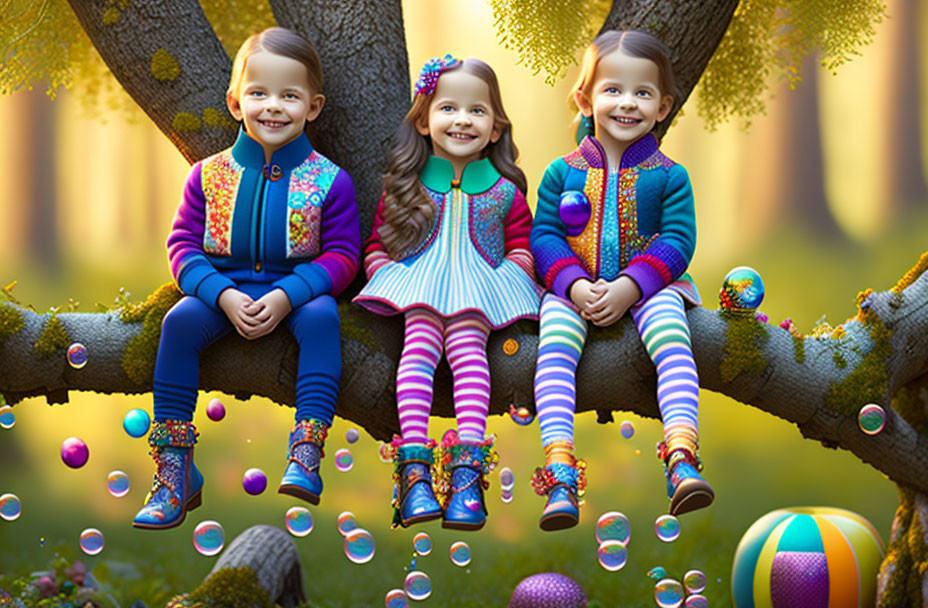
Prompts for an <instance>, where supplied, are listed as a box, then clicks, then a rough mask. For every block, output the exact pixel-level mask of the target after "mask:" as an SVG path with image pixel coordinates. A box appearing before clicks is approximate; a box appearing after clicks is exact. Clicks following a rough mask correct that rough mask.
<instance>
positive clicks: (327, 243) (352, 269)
mask: <svg viewBox="0 0 928 608" xmlns="http://www.w3.org/2000/svg"><path fill="white" fill-rule="evenodd" d="M320 231H321V233H320V236H319V241H320V249H321V253H320V254H319V256H317V257H316V258H315V259H313V260H312V261H311V262H304V263H302V264H297V265H296V266H294V268H293V273H292V274H290V275H287V276H285V277H284V278H282V279H278V280H277V281H274V283H273V285H274V286H275V287H279V288H281V289H283V290H284V292H285V293H286V294H287V297H288V298H289V299H290V305H291V306H292V307H293V308H297V307H299V306H302V305H303V304H305V303H306V302H309V301H310V300H312V299H313V298H316V297H318V296H320V295H322V294H324V293H328V294H332V295H333V296H337V295H338V294H339V293H341V292H342V290H343V289H345V287H347V286H348V284H349V283H351V280H352V279H353V278H354V275H355V274H356V273H357V272H358V254H359V252H360V250H361V223H360V219H359V217H358V205H357V203H356V201H355V195H354V184H353V183H352V181H351V177H349V176H348V173H346V172H345V170H344V169H342V170H339V172H338V175H337V176H336V177H335V181H334V182H333V183H332V188H331V189H330V190H329V194H328V196H326V199H325V201H324V202H323V203H322V223H321V227H320Z"/></svg>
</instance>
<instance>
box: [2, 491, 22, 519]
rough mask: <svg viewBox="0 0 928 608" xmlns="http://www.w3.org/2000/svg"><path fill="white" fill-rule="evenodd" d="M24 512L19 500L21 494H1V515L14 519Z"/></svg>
mask: <svg viewBox="0 0 928 608" xmlns="http://www.w3.org/2000/svg"><path fill="white" fill-rule="evenodd" d="M22 512H23V507H22V504H20V502H19V496H17V495H16V494H4V495H3V496H0V517H2V518H3V519H5V520H7V521H13V520H14V519H18V518H19V516H20V515H22Z"/></svg>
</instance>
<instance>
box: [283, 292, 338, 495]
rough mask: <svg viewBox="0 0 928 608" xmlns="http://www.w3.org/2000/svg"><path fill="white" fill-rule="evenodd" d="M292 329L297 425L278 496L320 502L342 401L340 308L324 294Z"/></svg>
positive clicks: (290, 322)
mask: <svg viewBox="0 0 928 608" xmlns="http://www.w3.org/2000/svg"><path fill="white" fill-rule="evenodd" d="M286 323H287V328H288V329H289V330H290V333H291V334H292V335H293V337H294V338H295V339H296V341H297V343H298V344H299V345H300V355H299V360H298V364H297V378H296V414H295V415H294V418H295V425H294V427H293V430H292V431H291V432H290V439H289V458H288V460H287V468H286V469H285V470H284V476H283V479H281V481H280V487H278V488H277V492H278V493H279V494H288V495H290V496H295V497H297V498H300V499H302V500H305V501H306V502H308V503H310V504H313V505H317V504H319V495H320V494H321V493H322V478H321V477H320V476H319V466H320V464H321V461H322V458H323V456H325V451H324V446H325V439H326V436H327V435H328V431H329V427H330V426H332V418H333V416H334V415H335V402H336V401H337V400H338V382H339V379H340V378H341V372H342V356H341V338H340V332H339V329H340V322H339V318H338V305H337V304H336V303H335V299H334V298H332V296H329V295H321V296H319V297H317V298H314V299H313V300H310V301H309V302H307V303H306V304H303V305H302V306H300V307H299V308H297V309H296V310H294V311H292V312H291V313H290V314H289V315H287V318H286Z"/></svg>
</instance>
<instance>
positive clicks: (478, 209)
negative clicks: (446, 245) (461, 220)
mask: <svg viewBox="0 0 928 608" xmlns="http://www.w3.org/2000/svg"><path fill="white" fill-rule="evenodd" d="M419 181H420V182H422V185H423V186H425V190H426V192H427V193H428V195H429V196H430V197H431V198H432V200H433V201H434V202H435V216H434V218H433V221H432V228H431V229H430V230H429V233H428V235H427V236H426V237H425V239H423V240H422V242H421V243H419V244H418V245H415V246H413V247H410V248H409V249H407V250H406V251H404V252H403V253H401V254H400V255H399V256H397V257H396V260H394V261H400V260H406V259H410V258H413V257H415V256H417V255H419V254H421V253H422V252H423V251H425V250H426V249H428V247H429V245H431V244H432V242H433V241H434V240H435V237H436V235H437V234H438V232H439V229H440V228H441V222H442V216H443V211H444V207H445V205H446V204H447V203H448V198H449V196H450V192H451V188H452V182H453V181H454V167H452V165H451V162H450V161H448V160H446V159H443V158H439V157H437V156H431V157H429V160H428V162H426V164H425V168H423V169H422V172H421V173H420V174H419ZM455 185H456V184H455ZM460 188H461V191H462V192H464V193H465V194H467V195H468V196H470V198H471V204H470V206H469V208H468V228H469V233H470V239H471V242H472V243H473V244H474V246H475V247H476V249H477V251H478V252H479V253H480V255H481V256H482V257H483V258H484V259H485V260H486V261H487V262H488V263H489V264H490V266H492V267H493V268H496V267H498V266H499V265H500V263H501V262H502V261H503V258H504V257H506V258H509V259H511V260H512V261H513V262H515V263H516V264H518V265H519V266H520V267H521V268H522V269H523V270H525V272H526V273H527V274H528V275H529V277H532V279H533V280H534V276H535V271H534V265H533V262H532V256H531V254H530V252H529V246H528V237H529V233H530V231H531V228H532V212H531V211H530V210H529V208H528V205H527V204H526V202H525V195H524V194H522V192H520V191H519V189H518V188H517V187H516V185H515V184H513V183H512V182H511V181H509V180H508V179H506V178H505V177H502V176H501V175H500V174H499V172H498V171H497V170H496V168H495V167H494V166H493V164H492V163H491V162H490V159H488V158H485V159H483V160H479V161H475V162H472V163H470V164H469V165H467V166H466V167H465V168H464V171H463V173H462V174H461V183H460ZM382 224H383V197H382V196H381V198H380V203H379V204H378V205H377V214H376V216H375V217H374V229H373V231H372V233H371V236H370V237H369V238H368V239H367V241H365V248H364V266H365V271H366V273H367V277H368V278H370V277H372V276H373V275H374V273H375V272H376V271H377V270H378V269H379V268H380V267H381V266H383V265H384V264H386V263H387V262H388V261H389V260H390V258H389V257H388V255H387V252H386V250H385V249H384V247H383V244H382V243H381V241H380V231H379V228H380V226H381V225H382Z"/></svg>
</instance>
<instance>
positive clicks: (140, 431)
mask: <svg viewBox="0 0 928 608" xmlns="http://www.w3.org/2000/svg"><path fill="white" fill-rule="evenodd" d="M150 425H151V419H150V418H149V417H148V412H146V411H145V410H140V409H134V410H129V411H128V412H126V415H125V416H124V417H123V419H122V428H123V430H125V431H126V433H128V434H129V437H135V438H136V439H138V438H139V437H144V436H145V433H147V432H148V427H149V426H150Z"/></svg>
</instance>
